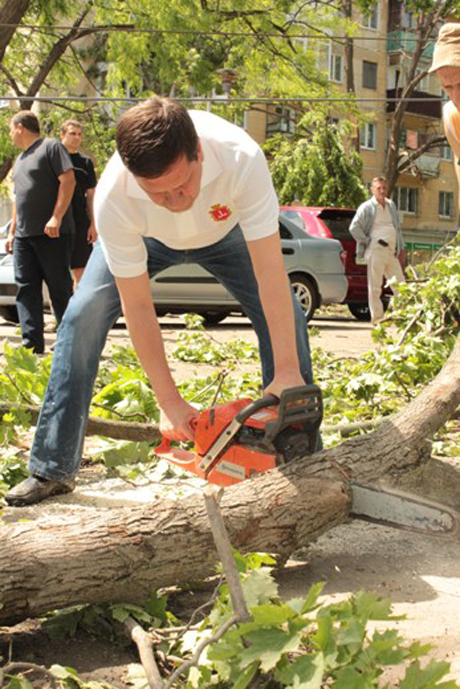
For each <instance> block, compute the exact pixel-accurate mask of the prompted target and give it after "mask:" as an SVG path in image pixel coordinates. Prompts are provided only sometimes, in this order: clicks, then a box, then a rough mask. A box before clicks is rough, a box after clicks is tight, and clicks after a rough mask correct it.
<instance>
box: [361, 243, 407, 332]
mask: <svg viewBox="0 0 460 689" xmlns="http://www.w3.org/2000/svg"><path fill="white" fill-rule="evenodd" d="M366 262H367V287H368V293H369V308H370V311H371V320H372V322H373V323H375V322H377V321H378V320H380V319H381V318H383V313H384V311H383V305H382V300H381V298H380V296H381V294H382V281H383V278H384V277H385V278H386V279H387V280H390V279H391V278H396V280H397V282H405V277H404V273H403V270H402V268H401V264H400V262H399V261H398V258H397V257H396V256H395V247H394V245H391V244H390V245H389V246H382V245H381V244H379V243H378V242H376V241H372V242H371V244H370V246H369V247H368V249H367V251H366ZM391 289H392V290H393V292H395V291H396V286H395V285H392V286H391Z"/></svg>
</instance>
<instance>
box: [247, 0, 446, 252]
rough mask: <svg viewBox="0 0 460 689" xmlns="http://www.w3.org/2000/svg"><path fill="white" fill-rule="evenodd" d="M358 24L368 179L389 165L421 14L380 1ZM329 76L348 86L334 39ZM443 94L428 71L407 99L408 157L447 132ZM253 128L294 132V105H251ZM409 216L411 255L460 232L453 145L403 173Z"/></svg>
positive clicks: (258, 132) (403, 141)
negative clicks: (393, 129)
mask: <svg viewBox="0 0 460 689" xmlns="http://www.w3.org/2000/svg"><path fill="white" fill-rule="evenodd" d="M353 19H354V20H355V21H356V22H357V24H358V25H359V31H358V32H357V34H356V36H355V38H354V41H353V71H354V86H355V93H356V98H357V100H358V103H359V107H360V111H361V113H362V114H364V115H365V116H366V122H365V123H364V124H363V125H362V126H361V127H360V131H359V142H360V154H361V158H362V162H363V171H362V176H363V181H364V183H365V184H367V185H369V184H370V182H371V180H372V178H373V177H375V176H376V175H381V174H383V173H384V170H385V160H386V155H387V147H388V141H389V128H390V125H391V119H392V116H393V114H394V111H395V105H396V101H397V99H398V98H399V97H400V94H401V90H402V88H403V86H404V85H405V84H406V82H407V78H408V69H409V65H410V61H411V57H412V53H413V49H414V40H413V39H414V36H415V33H414V31H413V29H414V21H415V19H414V17H413V16H412V15H411V14H410V13H409V12H407V11H406V9H405V7H404V4H403V3H402V2H400V1H399V0H378V2H377V4H376V5H375V7H374V9H373V12H372V14H370V15H366V16H363V15H360V13H359V12H358V11H357V10H354V12H353ZM432 52H433V44H430V45H429V46H428V47H427V49H426V50H425V51H424V53H423V56H422V59H421V60H420V63H419V69H420V70H421V71H422V70H423V71H424V70H426V69H428V67H429V66H430V64H431V57H432ZM320 53H321V55H322V59H323V65H324V68H325V69H327V70H328V75H329V78H330V79H331V80H332V81H333V82H335V83H336V85H337V86H338V87H339V88H341V89H343V90H345V73H344V65H345V55H344V48H343V46H342V45H340V44H338V43H337V42H334V41H332V40H331V41H330V43H329V46H328V49H327V51H324V50H322V51H320ZM443 95H444V94H443V93H442V89H441V87H440V85H439V82H438V80H437V77H436V76H435V75H427V76H426V77H425V78H424V79H423V80H422V81H421V82H420V83H419V84H418V86H417V90H416V91H415V93H414V95H413V100H411V102H409V103H408V106H407V109H406V112H405V114H404V118H403V127H402V132H401V136H400V141H399V147H400V149H399V150H400V153H401V154H402V155H403V156H407V155H408V154H410V153H411V152H412V151H414V150H416V149H417V148H418V147H419V146H422V145H423V144H424V143H425V142H426V141H427V140H429V139H431V138H432V137H433V136H435V135H441V134H443V127H442V119H441V117H442V102H443ZM247 127H248V130H249V131H250V133H251V134H252V135H253V136H254V137H255V138H256V139H257V140H258V141H259V142H260V143H263V142H264V141H265V140H266V138H267V137H269V136H271V135H272V134H273V133H276V132H283V133H285V134H286V135H289V134H291V133H292V132H293V131H294V128H295V111H294V110H293V109H292V108H288V107H286V106H284V105H283V106H273V107H271V108H267V109H266V112H262V111H261V109H260V108H258V110H257V112H249V113H248V115H247ZM393 197H394V200H395V202H396V204H397V206H398V209H399V212H400V217H401V220H402V225H403V231H404V237H405V241H406V249H407V251H408V256H409V259H410V260H411V261H414V262H416V261H417V260H419V259H420V258H422V257H423V258H426V257H427V255H430V254H432V253H433V252H434V251H436V250H437V248H439V247H440V246H442V244H443V243H444V242H445V241H446V239H449V238H450V237H451V236H453V234H455V231H456V228H457V227H458V208H459V200H458V190H457V182H456V176H455V169H454V161H453V160H452V152H451V149H450V147H449V146H438V147H436V148H431V149H430V150H428V151H427V152H426V153H425V154H423V155H422V156H420V157H419V158H418V159H417V160H416V161H414V163H413V164H411V165H410V167H409V168H408V169H407V171H405V172H404V174H401V175H400V176H399V178H398V181H397V185H396V188H395V191H394V194H393Z"/></svg>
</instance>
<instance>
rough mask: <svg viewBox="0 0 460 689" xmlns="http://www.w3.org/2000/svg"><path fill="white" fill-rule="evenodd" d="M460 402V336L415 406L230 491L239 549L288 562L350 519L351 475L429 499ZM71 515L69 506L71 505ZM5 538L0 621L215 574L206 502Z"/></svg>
mask: <svg viewBox="0 0 460 689" xmlns="http://www.w3.org/2000/svg"><path fill="white" fill-rule="evenodd" d="M459 404H460V340H459V341H457V343H456V346H455V348H454V350H453V352H452V355H451V356H450V358H449V360H448V361H447V362H446V364H445V366H444V368H443V369H442V371H441V372H440V373H439V375H438V376H437V377H436V379H435V380H434V381H433V382H432V383H431V384H430V385H429V386H427V388H426V389H425V390H424V391H423V392H422V393H421V394H420V395H419V396H418V397H417V398H416V399H415V400H413V401H412V402H411V403H410V404H409V405H408V407H407V408H406V409H405V410H403V411H402V412H400V413H399V414H397V415H395V416H394V417H392V418H391V420H389V421H385V422H383V423H382V424H381V425H380V426H379V428H378V429H377V430H376V431H374V432H373V433H371V434H369V435H367V436H361V437H358V438H352V439H350V440H348V441H347V442H345V443H343V444H342V445H340V446H338V447H335V448H333V449H332V450H327V451H323V452H320V453H317V454H315V455H313V456H311V457H307V458H305V459H304V460H299V461H297V462H293V463H291V464H288V465H287V466H286V467H283V468H280V469H276V470H273V471H271V472H269V473H266V474H263V475H261V476H259V477H257V478H255V479H253V480H251V481H245V482H243V483H240V484H238V485H236V486H233V487H231V488H228V489H226V491H225V493H224V497H223V500H222V503H221V509H222V514H223V518H224V520H225V524H226V526H227V529H228V532H229V536H230V539H231V541H232V543H233V545H234V547H235V548H237V549H238V550H240V551H241V552H250V551H266V552H274V553H279V554H280V555H281V556H289V555H290V554H291V553H292V552H294V551H295V550H298V549H299V548H301V547H304V546H306V545H307V544H308V543H309V542H310V541H312V540H313V539H315V538H316V537H317V536H319V535H320V534H321V533H323V532H325V531H327V530H328V529H331V528H332V527H333V526H335V525H336V524H339V523H340V522H343V521H344V520H346V519H347V517H348V515H349V510H350V491H349V486H348V482H349V479H351V478H352V479H353V480H355V481H360V482H367V483H371V482H373V483H375V482H379V481H382V480H384V481H385V482H387V483H390V482H391V483H392V484H396V485H398V484H401V483H403V481H404V479H405V478H406V477H407V476H408V475H410V474H414V475H416V476H417V485H418V490H420V491H421V492H423V478H420V477H421V476H422V474H423V471H424V469H425V467H429V466H430V464H431V462H430V442H429V437H430V436H431V435H432V434H433V433H434V432H435V431H436V430H437V429H438V428H439V427H440V426H442V425H443V423H444V422H445V421H446V419H447V418H449V416H450V415H451V414H452V413H453V412H454V411H455V410H456V409H457V407H458V406H459ZM436 466H437V474H438V476H437V486H438V490H440V491H441V495H435V496H433V495H432V497H437V498H438V500H440V501H441V502H442V501H443V497H444V496H443V495H442V492H443V488H442V485H443V482H444V483H448V484H449V486H450V492H449V495H448V498H447V499H446V500H445V502H446V504H450V505H451V506H453V507H455V508H456V509H459V508H460V472H456V471H453V470H452V468H449V467H447V466H445V467H444V468H445V471H444V474H443V469H442V465H436ZM69 507H70V505H69ZM6 516H7V518H8V519H9V521H10V523H8V524H7V525H4V526H3V527H2V528H1V530H0V536H1V537H0V562H1V565H0V591H1V599H0V623H1V624H11V623H13V622H15V621H18V620H21V619H24V618H26V617H30V616H37V615H39V614H42V613H44V612H46V611H48V610H50V609H55V608H62V607H66V606H69V605H75V604H80V603H96V602H99V603H100V602H107V601H130V602H137V603H140V602H142V601H143V600H145V598H146V597H147V596H148V595H149V593H150V592H151V590H152V589H155V588H159V587H164V586H171V585H176V584H185V583H189V582H192V581H194V580H198V579H203V578H204V577H206V576H208V575H210V574H212V573H213V572H214V568H215V565H216V554H215V549H214V544H213V539H212V535H211V531H210V527H209V523H208V519H207V516H206V510H205V506H204V500H203V498H202V496H201V495H193V496H191V497H189V498H187V499H182V500H181V499H180V498H178V500H177V501H172V500H169V499H156V500H154V501H152V504H150V505H148V506H145V505H144V506H138V507H130V508H129V509H127V508H122V509H114V508H112V509H104V510H103V509H99V510H97V511H91V514H87V513H86V512H85V514H84V516H83V517H82V516H81V513H78V514H70V515H69V516H66V517H65V518H63V517H62V516H59V517H58V518H57V517H56V516H54V517H53V516H49V517H43V518H40V519H39V520H37V521H35V522H31V521H29V522H22V523H11V522H12V521H13V520H14V519H28V518H29V519H30V518H31V517H33V508H29V509H27V508H23V509H17V508H16V509H13V508H10V509H8V510H6Z"/></svg>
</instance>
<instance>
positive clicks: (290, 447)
mask: <svg viewBox="0 0 460 689" xmlns="http://www.w3.org/2000/svg"><path fill="white" fill-rule="evenodd" d="M322 419H323V401H322V396H321V390H320V388H319V387H318V386H317V385H303V386H300V387H296V388H289V389H287V390H284V391H283V392H282V393H281V395H280V397H279V398H278V397H275V396H274V395H268V396H266V397H263V398H262V399H259V400H256V401H253V400H251V399H242V400H236V401H234V402H227V403H225V404H220V405H216V406H214V407H211V409H207V410H204V411H201V412H199V413H198V415H197V417H196V418H194V419H193V421H192V424H191V425H192V427H193V429H194V432H195V448H194V451H190V450H185V449H183V448H180V447H171V444H170V442H169V440H168V439H167V438H165V437H164V436H163V439H162V443H161V445H159V446H158V447H157V448H156V450H155V454H156V455H157V456H159V457H163V458H164V459H167V460H168V461H170V462H173V463H174V464H177V465H179V466H180V467H182V468H183V469H185V470H186V471H190V472H192V473H194V474H196V475H197V476H199V477H200V478H202V479H205V480H206V481H209V482H210V483H215V484H217V485H220V486H232V485H234V484H236V483H240V482H241V481H244V480H245V479H250V478H253V477H254V476H256V475H257V474H261V473H264V472H266V471H269V470H270V469H274V468H275V467H279V466H282V465H284V464H286V463H287V462H291V461H293V460H295V459H305V458H306V457H307V456H308V455H312V454H313V453H314V452H315V451H316V448H317V443H318V434H319V428H320V425H321V421H322ZM349 486H350V490H351V502H352V505H351V510H350V514H351V516H352V517H355V518H357V519H364V520H366V521H372V522H376V523H379V524H384V525H386V526H392V527H395V528H398V529H407V530H410V531H415V532H417V533H424V534H428V535H441V536H449V537H454V538H458V537H459V535H460V515H459V513H457V512H456V511H455V510H454V509H451V508H449V507H446V506H445V505H441V504H438V503H436V502H433V501H431V500H429V499H425V498H423V497H419V496H417V495H413V494H410V493H403V492H402V491H398V490H394V489H387V488H385V487H380V486H377V485H362V484H360V483H357V482H353V481H352V480H351V481H350V483H349Z"/></svg>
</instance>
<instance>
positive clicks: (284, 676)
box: [275, 653, 325, 689]
mask: <svg viewBox="0 0 460 689" xmlns="http://www.w3.org/2000/svg"><path fill="white" fill-rule="evenodd" d="M324 670H325V668H324V657H323V655H322V654H321V653H318V654H316V655H303V656H301V657H300V658H296V659H295V660H294V661H293V662H292V663H290V664H289V665H288V666H287V667H285V668H283V669H282V670H278V669H277V670H276V671H275V679H276V680H277V681H278V682H281V683H282V684H284V685H289V686H290V687H292V689H321V687H322V686H323V679H324V678H325V677H324Z"/></svg>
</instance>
